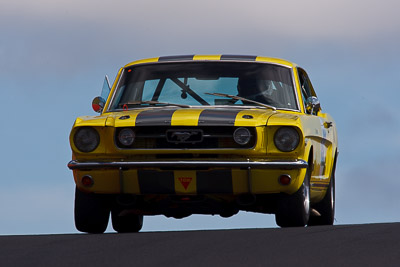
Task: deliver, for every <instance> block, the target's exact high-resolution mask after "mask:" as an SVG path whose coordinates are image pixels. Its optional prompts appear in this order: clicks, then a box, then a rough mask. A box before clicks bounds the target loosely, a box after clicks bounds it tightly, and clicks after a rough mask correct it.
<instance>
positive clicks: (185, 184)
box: [178, 177, 193, 190]
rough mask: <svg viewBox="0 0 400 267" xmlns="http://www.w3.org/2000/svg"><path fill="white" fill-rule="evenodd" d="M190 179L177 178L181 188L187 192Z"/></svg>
mask: <svg viewBox="0 0 400 267" xmlns="http://www.w3.org/2000/svg"><path fill="white" fill-rule="evenodd" d="M192 179H193V178H192V177H179V178H178V180H179V181H180V182H181V184H182V186H183V188H185V190H187V188H188V187H189V185H190V183H191V182H192Z"/></svg>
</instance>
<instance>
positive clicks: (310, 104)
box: [306, 96, 321, 115]
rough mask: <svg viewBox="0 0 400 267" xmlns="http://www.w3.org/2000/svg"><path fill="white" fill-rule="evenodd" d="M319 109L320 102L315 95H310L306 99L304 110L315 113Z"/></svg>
mask: <svg viewBox="0 0 400 267" xmlns="http://www.w3.org/2000/svg"><path fill="white" fill-rule="evenodd" d="M320 110H321V104H320V103H319V100H318V98H317V97H315V96H310V97H309V98H307V101H306V111H307V113H308V114H312V115H317V114H318V112H319V111H320Z"/></svg>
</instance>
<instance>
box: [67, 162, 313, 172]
mask: <svg viewBox="0 0 400 267" xmlns="http://www.w3.org/2000/svg"><path fill="white" fill-rule="evenodd" d="M307 166H308V163H307V162H306V161H304V160H292V161H112V162H98V161H85V162H80V161H77V160H71V161H70V162H69V163H68V168H70V169H71V170H79V169H103V168H149V167H155V168H161V167H164V168H165V167H168V168H174V167H176V168H196V167H198V168H200V167H201V168H204V167H208V168H246V169H248V168H251V169H253V168H254V169H286V170H295V169H304V168H307Z"/></svg>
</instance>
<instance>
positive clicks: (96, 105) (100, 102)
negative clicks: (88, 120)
mask: <svg viewBox="0 0 400 267" xmlns="http://www.w3.org/2000/svg"><path fill="white" fill-rule="evenodd" d="M105 104H106V101H105V100H104V98H102V97H101V96H98V97H95V98H94V99H93V101H92V108H93V110H94V111H95V112H97V113H101V112H102V111H103V108H104V105H105Z"/></svg>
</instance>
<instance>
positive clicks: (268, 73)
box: [109, 62, 298, 111]
mask: <svg viewBox="0 0 400 267" xmlns="http://www.w3.org/2000/svg"><path fill="white" fill-rule="evenodd" d="M219 94H225V96H222V95H219ZM228 95H231V96H239V97H241V98H245V99H248V100H252V102H249V101H243V100H240V99H237V98H232V97H229V96H228ZM258 103H262V104H266V105H270V106H273V107H275V108H280V109H289V110H297V109H298V107H297V101H296V95H295V90H294V88H293V82H292V72H291V69H290V68H286V67H283V66H278V65H273V64H265V63H248V62H245V63H239V62H180V63H162V64H148V65H140V66H132V67H129V68H126V69H124V71H123V73H122V76H121V78H120V81H119V83H118V88H117V90H116V93H115V94H114V97H113V99H112V102H111V105H110V108H109V110H111V111H118V110H126V109H130V108H138V107H144V106H149V105H152V106H163V105H164V106H165V105H184V106H209V105H212V106H221V105H224V106H225V105H229V106H260V104H258ZM261 107H262V105H261Z"/></svg>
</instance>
